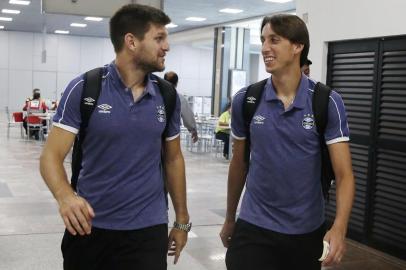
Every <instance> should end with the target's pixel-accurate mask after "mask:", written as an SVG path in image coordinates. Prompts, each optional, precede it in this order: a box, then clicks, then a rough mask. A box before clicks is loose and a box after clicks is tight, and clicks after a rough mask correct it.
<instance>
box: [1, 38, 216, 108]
mask: <svg viewBox="0 0 406 270" xmlns="http://www.w3.org/2000/svg"><path fill="white" fill-rule="evenodd" d="M42 38H43V36H42V34H37V33H27V32H7V31H1V32H0V82H1V83H0V111H3V110H4V107H5V106H9V108H10V110H21V108H22V106H23V105H24V101H25V99H26V98H27V97H30V96H31V95H32V89H33V88H40V89H41V96H42V97H43V98H48V99H53V100H54V99H55V98H59V97H60V93H61V92H62V91H64V90H65V87H66V86H67V84H68V83H69V82H70V81H71V80H72V79H73V78H74V77H75V76H77V75H79V74H81V73H83V72H86V71H87V70H89V69H92V68H94V67H98V66H102V65H104V64H107V63H109V62H110V61H112V60H113V59H114V57H115V54H114V50H113V46H112V45H111V42H110V40H109V39H107V38H93V37H78V36H69V35H67V36H63V35H52V34H49V35H47V36H46V39H45V48H46V51H47V57H46V60H47V61H46V63H41V53H42ZM212 63H213V52H212V50H207V49H198V48H194V47H192V46H188V45H173V46H171V50H170V51H169V53H168V55H167V59H166V67H167V68H166V71H169V70H173V71H175V72H177V73H178V75H179V85H178V89H179V91H180V92H181V93H183V94H186V95H189V96H211V87H212V86H211V84H212V81H211V80H212V65H213V64H212ZM158 75H163V73H159V74H158Z"/></svg>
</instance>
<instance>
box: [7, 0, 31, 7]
mask: <svg viewBox="0 0 406 270" xmlns="http://www.w3.org/2000/svg"><path fill="white" fill-rule="evenodd" d="M30 2H31V1H24V0H10V1H9V3H10V4H15V5H24V6H28V5H29V4H30Z"/></svg>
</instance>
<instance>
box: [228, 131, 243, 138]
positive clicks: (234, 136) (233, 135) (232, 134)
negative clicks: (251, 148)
mask: <svg viewBox="0 0 406 270" xmlns="http://www.w3.org/2000/svg"><path fill="white" fill-rule="evenodd" d="M231 136H232V137H233V138H234V139H236V140H245V139H246V138H245V137H238V136H236V135H235V134H234V133H233V131H231Z"/></svg>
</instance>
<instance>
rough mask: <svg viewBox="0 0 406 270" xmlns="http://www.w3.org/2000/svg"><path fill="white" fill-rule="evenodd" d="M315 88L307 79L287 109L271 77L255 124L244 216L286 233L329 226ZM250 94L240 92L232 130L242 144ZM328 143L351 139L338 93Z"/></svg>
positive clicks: (332, 105) (332, 103)
mask: <svg viewBox="0 0 406 270" xmlns="http://www.w3.org/2000/svg"><path fill="white" fill-rule="evenodd" d="M314 87H315V82H314V81H312V80H310V79H309V78H308V77H306V76H303V75H302V78H301V81H300V85H299V88H298V91H297V94H296V97H295V99H294V102H293V103H292V104H291V105H290V107H289V108H288V109H287V110H286V111H285V109H284V106H283V103H282V101H281V100H279V99H278V97H277V96H276V93H275V89H274V88H273V85H272V82H271V78H269V79H268V82H267V83H266V85H265V91H263V95H262V99H261V102H260V104H259V106H258V108H257V110H256V112H255V114H254V117H253V119H252V121H251V125H250V134H251V162H250V169H249V172H248V175H247V182H246V190H245V193H244V197H243V200H242V203H241V210H240V215H239V218H241V219H243V220H246V221H248V222H250V223H252V224H255V225H257V226H259V227H263V228H265V229H269V230H273V231H276V232H280V233H286V234H303V233H308V232H311V231H313V230H315V229H317V228H318V227H319V226H320V225H321V224H322V223H323V222H324V199H323V194H322V188H321V183H320V177H321V154H320V145H319V139H318V136H319V134H318V133H317V129H316V127H315V124H314V115H313V110H312V97H313V93H314V90H313V89H314ZM245 93H246V88H244V89H241V90H240V91H239V92H237V93H236V94H235V96H234V99H233V105H232V117H231V131H232V136H233V137H234V138H235V139H238V140H244V139H245V137H246V134H247V131H246V127H245V125H244V121H243V113H242V107H243V102H244V97H245ZM325 140H326V142H327V144H332V143H337V142H343V141H348V140H349V130H348V125H347V117H346V113H345V108H344V103H343V101H342V99H341V97H340V95H339V94H337V92H335V91H332V92H331V95H330V102H329V106H328V124H327V127H326V131H325Z"/></svg>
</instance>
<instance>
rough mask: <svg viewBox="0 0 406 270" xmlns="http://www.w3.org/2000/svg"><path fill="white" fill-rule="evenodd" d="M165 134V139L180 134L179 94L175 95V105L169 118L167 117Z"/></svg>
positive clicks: (171, 138) (170, 138)
mask: <svg viewBox="0 0 406 270" xmlns="http://www.w3.org/2000/svg"><path fill="white" fill-rule="evenodd" d="M167 131H168V132H167V134H166V140H167V141H171V140H173V139H175V138H177V137H178V136H179V134H180V99H179V95H176V105H175V110H174V111H173V114H172V117H171V119H169V124H168V130H167Z"/></svg>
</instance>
